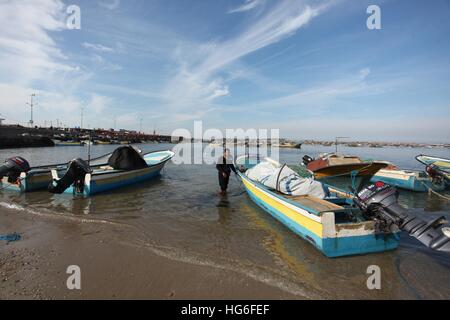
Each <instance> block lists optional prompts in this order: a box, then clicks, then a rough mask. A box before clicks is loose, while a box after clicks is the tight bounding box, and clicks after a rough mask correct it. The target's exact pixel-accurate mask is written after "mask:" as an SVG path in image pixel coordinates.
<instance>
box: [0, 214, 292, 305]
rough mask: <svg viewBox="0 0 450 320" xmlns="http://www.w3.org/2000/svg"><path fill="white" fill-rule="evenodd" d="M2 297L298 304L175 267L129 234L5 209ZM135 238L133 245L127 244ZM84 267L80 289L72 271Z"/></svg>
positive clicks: (222, 273) (225, 277)
mask: <svg viewBox="0 0 450 320" xmlns="http://www.w3.org/2000/svg"><path fill="white" fill-rule="evenodd" d="M13 231H14V232H17V233H19V234H21V235H22V239H21V240H19V241H17V242H11V243H9V244H6V242H5V241H2V242H1V243H0V246H1V254H0V299H188V298H189V299H232V298H233V299H268V298H270V299H273V298H276V299H288V298H290V299H292V298H299V297H298V296H294V295H291V294H288V293H286V292H284V291H282V290H279V289H277V288H274V287H272V286H269V285H265V284H263V283H261V282H258V281H255V280H253V279H251V278H249V277H246V276H245V275H242V274H238V273H234V272H230V271H227V270H222V269H218V268H214V267H211V266H198V265H193V264H188V263H183V262H178V261H173V260H170V259H167V258H164V257H161V256H158V255H156V254H154V253H152V252H150V251H149V250H146V249H145V247H144V248H142V247H141V248H138V247H135V246H133V245H130V244H129V243H130V241H126V242H125V241H123V238H124V237H130V236H131V235H132V233H130V232H129V230H123V229H122V230H121V229H120V228H117V227H116V226H114V225H113V224H108V223H101V222H99V223H85V222H83V220H78V221H77V220H74V219H71V218H70V217H68V218H66V217H57V218H55V217H46V216H35V215H30V214H27V213H22V212H17V211H16V210H11V209H5V208H0V234H5V233H9V232H13ZM128 240H129V239H128ZM72 264H74V265H78V266H80V268H81V278H82V280H81V286H82V288H81V290H68V289H67V287H66V280H67V277H68V276H69V275H68V274H66V269H67V267H68V266H69V265H72Z"/></svg>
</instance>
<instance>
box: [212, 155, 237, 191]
mask: <svg viewBox="0 0 450 320" xmlns="http://www.w3.org/2000/svg"><path fill="white" fill-rule="evenodd" d="M227 161H228V162H227ZM216 169H217V170H218V171H219V185H220V189H221V192H220V194H221V195H222V196H223V195H225V194H226V193H227V188H228V181H229V180H230V174H231V170H233V172H234V173H237V172H236V168H235V167H234V165H233V163H232V160H231V158H230V149H225V150H223V156H222V157H220V158H219V160H218V161H217V165H216Z"/></svg>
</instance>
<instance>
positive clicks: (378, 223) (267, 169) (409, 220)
mask: <svg viewBox="0 0 450 320" xmlns="http://www.w3.org/2000/svg"><path fill="white" fill-rule="evenodd" d="M235 166H236V167H237V168H238V171H239V172H238V175H239V177H240V179H241V181H242V182H243V185H244V187H245V190H246V191H247V194H248V195H249V197H250V198H251V199H252V200H253V201H254V202H255V204H257V205H258V206H259V207H260V208H261V209H262V210H264V211H265V212H267V213H269V214H270V215H271V216H272V217H274V218H275V219H277V220H278V221H279V222H281V223H282V224H283V225H285V226H286V227H288V228H289V229H290V230H292V231H293V232H294V233H296V234H297V235H299V236H300V237H301V238H303V239H304V240H306V241H307V242H309V243H311V244H312V245H313V246H315V247H316V248H317V249H318V250H320V251H321V252H322V253H323V254H324V255H326V256H327V257H341V256H349V255H360V254H367V253H374V252H383V251H388V250H393V249H395V248H397V246H398V243H399V232H400V230H404V231H407V232H408V233H409V234H410V235H411V236H414V237H415V238H417V239H418V240H419V241H421V242H422V243H424V244H425V245H427V246H428V247H430V248H433V249H436V250H441V251H446V252H449V251H450V238H448V236H446V235H445V234H444V231H441V229H440V228H441V227H442V226H441V224H438V223H437V222H436V221H437V220H436V221H435V222H434V224H429V223H428V222H423V221H422V220H421V219H419V218H417V217H415V216H412V215H410V214H409V213H408V212H406V210H405V209H404V208H402V207H400V206H399V205H398V203H397V198H396V194H397V193H396V190H395V189H394V188H392V187H391V186H389V185H387V184H384V183H383V182H377V183H376V184H373V185H370V186H367V187H365V188H364V189H362V190H359V192H358V193H356V194H355V195H353V194H351V193H347V192H345V191H342V190H339V189H336V188H334V187H331V186H327V185H325V184H321V183H320V182H318V181H314V180H313V179H305V178H302V177H300V176H299V175H296V174H295V172H294V171H293V170H291V169H289V167H287V166H286V165H281V164H280V163H278V162H277V161H275V160H272V159H270V158H264V159H263V160H259V159H255V158H254V157H251V156H249V155H245V156H241V157H238V158H237V159H236V160H235ZM255 172H256V173H255ZM318 184H319V185H318ZM320 188H322V191H321V190H320ZM392 217H395V220H392ZM394 221H395V222H394ZM386 226H389V227H386ZM444 229H445V228H444ZM445 230H446V229H445ZM424 235H426V236H424Z"/></svg>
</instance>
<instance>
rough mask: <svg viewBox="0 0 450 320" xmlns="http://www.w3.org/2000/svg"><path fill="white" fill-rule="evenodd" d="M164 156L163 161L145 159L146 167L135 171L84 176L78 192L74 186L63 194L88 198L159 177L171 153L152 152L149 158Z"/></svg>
mask: <svg viewBox="0 0 450 320" xmlns="http://www.w3.org/2000/svg"><path fill="white" fill-rule="evenodd" d="M159 154H161V155H163V156H164V155H166V156H165V158H164V160H162V161H160V162H158V161H157V162H154V161H152V160H151V159H145V160H146V161H147V164H148V167H147V168H143V169H137V170H128V171H124V170H105V171H103V172H101V173H98V172H97V173H95V172H94V173H92V174H86V177H85V181H84V186H83V188H82V190H79V189H78V188H77V187H75V186H73V185H72V186H70V187H69V188H67V189H66V190H65V191H64V193H68V194H73V195H75V196H84V197H89V196H92V195H95V194H98V193H102V192H106V191H111V190H114V189H118V188H122V187H126V186H130V185H134V184H137V183H140V182H144V181H147V180H151V179H153V178H156V177H158V176H159V175H160V173H161V170H162V169H163V168H164V166H165V164H166V163H167V162H168V161H169V160H170V159H171V158H172V157H173V155H174V154H173V153H172V152H166V153H164V152H154V153H152V154H150V156H152V155H153V156H157V155H159Z"/></svg>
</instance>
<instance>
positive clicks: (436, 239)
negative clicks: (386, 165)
mask: <svg viewBox="0 0 450 320" xmlns="http://www.w3.org/2000/svg"><path fill="white" fill-rule="evenodd" d="M397 199H398V191H397V190H396V189H395V188H393V187H392V186H390V185H388V184H385V183H383V182H376V183H374V184H371V185H369V186H367V187H366V188H364V189H362V190H361V191H360V192H358V194H357V196H356V199H355V203H356V204H357V205H358V206H359V207H360V209H361V210H362V211H363V213H364V214H365V215H366V217H367V218H369V219H372V220H374V221H375V222H376V224H377V230H379V231H395V228H399V229H400V230H403V231H406V232H408V233H409V235H410V236H412V237H414V238H416V239H417V240H419V241H420V242H422V244H424V245H425V246H427V247H428V248H431V249H433V250H437V251H444V252H450V237H449V228H448V227H449V225H448V223H447V221H446V219H445V217H440V218H438V219H434V220H431V221H424V220H422V219H421V218H419V217H418V216H416V215H414V214H412V213H410V212H408V211H407V210H406V209H405V208H403V207H402V206H400V205H399V204H398V201H397Z"/></svg>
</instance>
